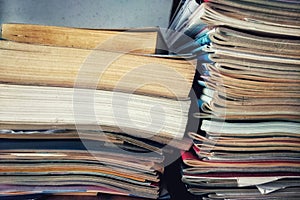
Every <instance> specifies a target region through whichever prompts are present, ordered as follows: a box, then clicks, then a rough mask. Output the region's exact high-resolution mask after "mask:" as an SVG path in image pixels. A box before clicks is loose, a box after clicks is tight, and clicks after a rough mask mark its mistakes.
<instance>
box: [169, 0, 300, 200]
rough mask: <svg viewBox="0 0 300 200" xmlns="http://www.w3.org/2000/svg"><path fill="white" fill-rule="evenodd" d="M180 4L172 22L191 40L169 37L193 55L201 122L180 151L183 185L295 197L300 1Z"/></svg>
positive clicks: (218, 194)
mask: <svg viewBox="0 0 300 200" xmlns="http://www.w3.org/2000/svg"><path fill="white" fill-rule="evenodd" d="M178 10H179V11H178V12H177V15H178V16H177V18H176V17H175V18H174V21H173V24H171V26H170V27H173V29H174V30H175V31H179V32H180V31H183V32H184V33H185V34H186V35H188V36H190V37H191V38H193V39H194V42H187V40H186V42H185V43H184V42H183V41H178V40H177V39H178V38H179V37H178V36H177V37H176V34H171V35H169V43H170V44H172V46H173V48H175V49H176V48H177V49H179V48H180V49H181V51H182V52H183V53H187V52H192V54H193V55H194V56H197V58H198V71H199V86H200V87H202V89H201V96H200V99H199V106H200V108H201V112H200V113H195V117H198V118H200V119H202V125H201V128H200V130H199V131H198V132H197V133H190V134H189V135H190V136H191V138H193V139H194V146H193V149H192V150H191V151H189V152H183V153H182V159H183V162H184V165H183V170H182V171H183V176H182V180H183V182H184V183H186V184H187V187H188V191H190V192H191V193H192V194H194V195H201V196H202V197H203V199H226V200H229V199H232V200H233V199H243V200H245V199H299V197H300V194H299V188H300V181H299V180H300V160H299V159H300V156H299V155H300V154H299V151H300V126H299V125H300V124H299V121H300V112H299V111H300V110H299V108H300V107H299V105H300V93H299V92H300V84H299V83H300V68H299V66H300V65H299V64H300V56H299V55H300V54H299V53H300V23H299V19H300V15H299V13H300V12H299V11H300V4H299V1H296V0H291V1H281V0H274V1H268V0H255V1H249V0H207V1H205V2H203V3H201V5H197V3H196V2H195V1H185V4H183V5H182V7H181V9H178ZM176 19H177V20H176ZM178 23H179V24H178ZM174 24H176V26H175V25H174ZM183 43H184V44H183Z"/></svg>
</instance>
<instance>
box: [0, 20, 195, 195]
mask: <svg viewBox="0 0 300 200" xmlns="http://www.w3.org/2000/svg"><path fill="white" fill-rule="evenodd" d="M2 37H3V39H5V40H1V41H0V60H1V63H0V70H1V74H0V77H1V84H0V102H1V104H0V105H1V108H0V129H1V131H0V137H1V141H0V143H1V144H0V154H1V159H0V162H1V170H0V196H1V197H3V198H17V197H19V198H21V199H22V198H25V197H24V195H25V196H26V195H27V197H26V198H30V197H31V196H30V195H44V194H68V195H80V194H83V195H96V194H97V193H98V192H100V193H109V194H118V195H127V196H137V197H145V198H151V199H154V198H159V197H164V193H163V192H164V191H163V190H162V188H163V187H162V183H161V175H162V174H163V172H164V164H163V162H164V155H163V153H165V152H168V153H170V151H172V148H173V147H176V148H179V149H187V148H189V144H187V143H186V142H184V141H185V140H186V139H184V133H185V128H186V125H187V120H188V111H189V107H190V99H189V97H188V95H189V91H190V88H191V85H192V81H193V78H194V72H195V68H193V66H191V65H190V64H187V63H186V61H184V60H180V59H170V58H164V57H160V56H158V55H155V49H156V40H157V37H158V36H157V31H153V30H150V31H149V30H134V31H129V32H126V31H125V32H122V31H120V30H110V31H109V30H88V29H75V28H63V27H49V26H37V25H24V24H6V25H3V26H2ZM150 54H151V55H150Z"/></svg>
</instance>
